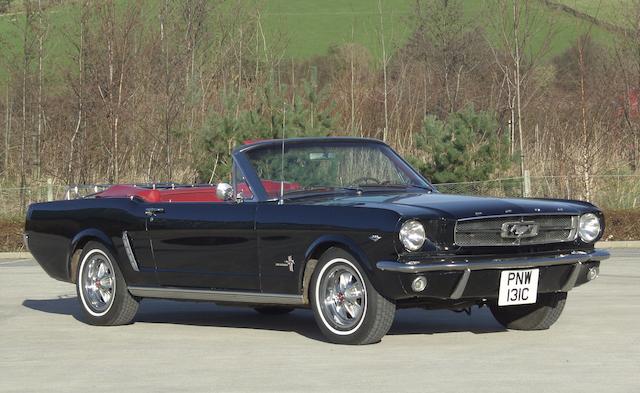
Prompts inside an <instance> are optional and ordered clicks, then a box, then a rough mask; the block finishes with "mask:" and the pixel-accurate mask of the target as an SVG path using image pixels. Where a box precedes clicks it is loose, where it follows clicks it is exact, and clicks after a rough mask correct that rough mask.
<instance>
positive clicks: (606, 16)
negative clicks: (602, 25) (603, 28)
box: [556, 0, 634, 24]
mask: <svg viewBox="0 0 640 393" xmlns="http://www.w3.org/2000/svg"><path fill="white" fill-rule="evenodd" d="M633 1H634V0H556V2H558V3H561V4H565V5H567V6H569V7H571V8H574V9H576V10H578V11H581V12H584V13H585V14H588V15H591V16H593V17H595V18H598V19H601V20H603V21H606V22H609V23H614V24H620V22H622V21H624V19H625V11H626V8H627V7H628V6H629V5H630V4H631V3H633Z"/></svg>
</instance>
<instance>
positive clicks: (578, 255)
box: [376, 250, 610, 299]
mask: <svg viewBox="0 0 640 393" xmlns="http://www.w3.org/2000/svg"><path fill="white" fill-rule="evenodd" d="M609 256H610V254H609V252H608V251H605V250H593V251H591V252H584V251H574V252H571V253H569V254H558V255H553V256H536V257H516V258H514V257H510V258H482V257H480V258H468V259H457V260H456V259H455V258H456V257H455V256H453V257H452V258H451V259H449V260H448V259H444V258H443V259H440V260H434V261H433V262H428V263H427V262H406V263H403V262H397V261H380V262H378V263H377V264H376V266H377V267H378V269H380V270H383V271H389V272H397V273H425V272H442V271H462V272H463V273H462V275H461V276H460V279H459V280H458V283H457V285H456V286H455V288H454V290H453V292H452V293H451V294H450V296H449V297H450V298H451V299H460V298H461V297H462V295H463V293H464V290H465V289H466V287H467V282H468V281H469V277H470V276H471V271H473V270H491V269H497V270H504V269H525V268H536V267H544V266H556V265H573V269H572V271H571V274H570V276H569V278H568V279H567V281H566V282H565V283H564V285H563V286H562V288H561V291H563V292H568V291H570V290H571V289H573V287H574V286H575V285H576V282H577V280H578V275H579V273H580V269H581V267H582V264H583V263H586V262H599V261H603V260H605V259H607V258H609Z"/></svg>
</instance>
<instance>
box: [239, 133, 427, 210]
mask: <svg viewBox="0 0 640 393" xmlns="http://www.w3.org/2000/svg"><path fill="white" fill-rule="evenodd" d="M247 156H248V158H249V161H250V162H251V164H252V166H253V167H254V168H255V170H256V173H257V175H258V177H259V178H260V180H261V182H262V185H263V186H264V188H265V191H266V192H267V194H268V196H269V198H277V197H278V196H279V194H280V180H281V179H282V178H283V179H284V195H285V196H288V197H291V196H294V195H302V194H308V193H312V192H322V191H334V190H336V189H340V190H362V189H371V188H394V187H395V188H397V187H403V188H406V187H419V188H427V189H429V185H428V184H427V183H426V182H425V181H424V180H423V179H422V178H421V177H420V176H418V175H417V174H416V173H415V172H414V171H413V170H412V169H411V168H410V167H409V166H408V165H407V164H405V163H404V162H403V161H402V160H401V159H400V158H399V157H398V156H397V155H396V154H395V153H394V152H393V150H391V148H389V147H388V146H386V145H383V144H379V143H339V142H335V143H316V144H313V145H310V144H300V143H296V144H289V145H287V144H286V143H285V153H284V160H283V155H282V146H281V145H270V146H267V147H263V148H258V149H255V150H250V151H248V152H247Z"/></svg>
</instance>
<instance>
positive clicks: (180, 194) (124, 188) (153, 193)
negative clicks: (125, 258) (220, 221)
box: [95, 180, 300, 203]
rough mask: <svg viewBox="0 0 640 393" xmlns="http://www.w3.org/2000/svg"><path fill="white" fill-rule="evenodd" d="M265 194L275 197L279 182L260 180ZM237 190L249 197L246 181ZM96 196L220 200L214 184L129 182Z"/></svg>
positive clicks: (290, 187) (287, 188) (292, 186)
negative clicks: (156, 185)
mask: <svg viewBox="0 0 640 393" xmlns="http://www.w3.org/2000/svg"><path fill="white" fill-rule="evenodd" d="M262 186H263V187H264V189H265V191H266V192H267V195H268V196H269V197H270V198H276V197H278V195H279V194H280V182H279V181H273V180H262ZM298 189H300V185H299V184H297V183H287V182H285V183H284V190H285V191H291V190H298ZM238 191H239V192H242V194H243V195H244V197H245V198H251V196H252V193H251V191H250V190H249V187H248V186H247V184H246V183H240V184H238ZM95 197H96V198H123V197H124V198H132V197H135V198H140V199H142V200H143V201H145V202H150V203H155V202H221V200H220V199H218V197H217V196H216V185H215V184H212V185H205V186H197V187H189V186H186V187H176V188H155V189H154V188H148V187H141V186H135V185H131V184H117V185H114V186H111V187H109V188H108V189H106V190H104V191H101V192H99V193H97V194H95Z"/></svg>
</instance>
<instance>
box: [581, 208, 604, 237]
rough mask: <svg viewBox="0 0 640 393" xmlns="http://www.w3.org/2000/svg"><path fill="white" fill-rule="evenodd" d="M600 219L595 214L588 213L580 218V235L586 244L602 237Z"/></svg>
mask: <svg viewBox="0 0 640 393" xmlns="http://www.w3.org/2000/svg"><path fill="white" fill-rule="evenodd" d="M600 231H601V227H600V219H599V218H598V216H596V215H595V214H593V213H587V214H583V215H582V216H580V224H579V226H578V234H579V235H580V239H582V241H584V242H586V243H591V242H592V241H594V240H595V239H596V238H597V237H598V235H600Z"/></svg>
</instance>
